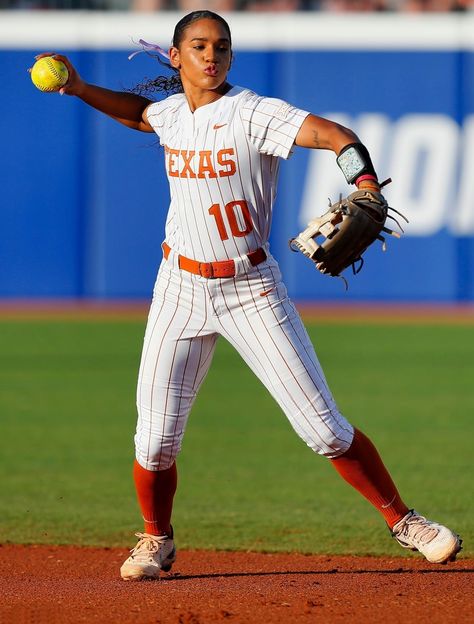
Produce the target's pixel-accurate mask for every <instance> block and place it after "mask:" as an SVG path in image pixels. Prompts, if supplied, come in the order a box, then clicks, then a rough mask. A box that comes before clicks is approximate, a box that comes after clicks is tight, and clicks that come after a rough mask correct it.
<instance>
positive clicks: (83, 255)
mask: <svg viewBox="0 0 474 624" xmlns="http://www.w3.org/2000/svg"><path fill="white" fill-rule="evenodd" d="M263 5H264V6H263ZM1 6H2V7H4V8H9V9H11V10H4V11H0V72H1V75H2V76H3V84H4V87H5V88H4V90H3V97H2V99H1V101H0V107H1V108H0V112H1V114H0V119H1V122H0V123H1V124H2V133H1V136H2V141H3V149H2V151H1V156H0V159H1V169H0V170H1V171H2V185H1V188H2V194H1V197H2V201H1V206H0V232H1V234H0V298H3V299H9V298H38V297H46V298H47V297H52V298H79V299H81V298H87V299H116V298H143V297H149V295H150V293H151V290H152V287H153V281H154V276H155V273H156V269H157V266H158V264H159V262H160V259H161V248H160V244H161V242H162V240H163V225H164V218H165V214H166V209H167V204H168V190H167V183H166V178H165V175H164V167H163V153H162V150H161V148H160V147H159V145H158V143H157V141H156V138H153V136H152V135H147V134H141V133H134V132H132V131H130V130H128V129H126V128H124V127H122V126H120V125H119V124H117V123H115V122H113V121H112V120H110V119H108V118H106V117H105V116H103V115H101V114H99V113H96V112H95V111H92V110H90V109H88V108H87V107H86V106H85V105H84V104H83V103H82V102H80V101H77V100H75V99H73V98H68V97H60V96H58V95H57V94H43V93H40V92H39V91H37V90H36V89H35V88H34V87H33V85H32V84H31V82H30V79H29V76H28V74H27V68H28V67H30V66H31V65H32V64H33V62H34V55H35V54H36V53H38V52H39V51H44V50H47V51H50V50H54V51H61V52H65V53H67V54H68V55H69V56H70V58H71V60H72V61H73V62H74V63H75V64H76V66H77V68H78V69H79V71H80V72H81V74H82V75H83V76H84V77H85V78H86V79H87V80H89V81H90V82H96V83H99V84H101V85H103V86H106V87H109V88H112V89H127V88H132V87H133V86H135V85H136V84H137V83H139V82H141V81H142V80H143V79H144V77H152V76H155V75H157V74H158V73H163V72H164V71H165V70H163V68H162V67H161V66H160V65H158V64H157V62H156V60H155V59H153V58H150V57H149V56H147V55H145V54H143V55H139V56H138V57H136V58H135V59H133V60H132V61H129V60H128V58H127V57H128V54H129V53H130V52H131V51H134V50H136V49H138V48H137V46H136V44H135V43H134V42H136V41H138V39H139V38H144V39H145V40H148V41H154V42H157V43H160V44H161V45H163V46H165V47H166V46H167V45H169V42H170V39H171V35H172V31H173V27H174V24H175V23H176V21H177V20H178V19H179V17H181V15H182V12H175V11H173V10H164V9H168V8H170V9H178V10H179V11H187V10H188V8H189V10H192V9H193V8H195V7H194V6H189V7H187V6H185V3H183V4H180V5H179V6H178V5H173V6H171V5H170V6H169V7H168V6H161V5H160V4H159V2H156V4H155V5H153V6H151V5H147V6H145V5H143V4H142V5H141V6H139V5H138V4H137V5H133V6H132V5H129V4H126V3H125V2H124V3H123V4H122V5H121V4H119V3H116V2H112V1H110V2H108V1H107V2H106V1H104V2H103V3H98V4H96V3H95V2H94V1H93V0H90V3H89V2H87V1H86V2H85V4H83V3H82V0H81V3H79V4H77V3H74V4H72V3H71V4H67V2H64V3H59V4H54V5H53V4H52V3H50V2H40V1H38V2H36V1H35V0H20V1H16V2H8V3H6V2H5V0H4V1H3V3H2V5H1ZM262 6H263V8H265V7H267V8H268V6H270V5H268V4H264V3H263V4H262V3H260V5H258V3H254V4H253V5H251V4H250V3H246V4H245V5H244V4H242V5H238V6H237V5H233V6H231V5H230V4H229V5H228V8H231V9H233V10H236V9H246V10H245V11H244V10H242V11H236V12H233V13H229V14H228V15H227V18H228V21H229V22H230V25H231V28H232V30H233V37H234V48H235V62H234V65H233V68H232V71H231V82H232V83H234V84H240V85H243V86H248V87H250V88H252V89H254V90H256V91H257V92H259V93H262V94H265V95H271V96H276V97H281V98H283V99H286V100H288V101H290V102H291V103H293V104H295V105H297V106H299V107H301V108H304V109H306V110H310V111H312V112H314V113H316V114H320V115H323V116H328V117H330V118H332V119H335V120H337V121H341V122H342V123H343V124H344V125H347V126H349V127H351V128H353V129H354V130H355V131H356V132H357V133H358V134H359V136H360V137H361V139H362V140H363V141H364V142H365V143H366V144H367V145H368V147H369V149H370V150H371V153H372V155H373V160H374V162H375V164H376V169H377V170H378V173H379V176H380V178H381V179H383V178H386V177H389V176H390V177H392V178H393V183H392V184H391V185H390V186H389V187H387V189H386V196H387V198H388V200H389V202H390V203H391V205H393V206H394V207H396V208H397V209H398V210H401V211H402V212H404V213H405V214H406V216H407V217H408V218H409V219H410V224H409V226H407V228H406V234H405V236H404V237H403V238H402V240H400V241H395V240H391V239H389V240H388V251H387V253H382V251H381V249H380V248H376V249H371V250H369V252H368V254H367V261H366V266H365V267H364V270H363V271H362V272H361V273H360V274H359V275H358V276H357V277H354V278H351V277H350V276H349V278H350V279H349V281H350V289H349V291H348V292H347V293H346V292H345V291H344V287H343V285H342V282H341V281H340V280H337V279H329V278H325V277H323V276H319V275H318V274H316V272H315V271H314V269H313V268H312V266H311V265H310V263H309V262H307V261H305V260H304V259H303V258H302V257H301V256H300V255H297V254H291V252H290V251H289V250H288V247H287V241H288V239H289V238H290V236H292V235H294V234H296V233H297V232H298V231H300V230H301V229H302V227H303V226H304V225H305V223H306V222H307V220H308V219H309V218H311V217H312V216H314V215H315V213H316V212H322V211H323V209H324V207H325V205H326V204H327V197H331V198H333V199H334V198H337V196H338V194H339V193H340V192H343V193H346V192H347V186H346V185H345V183H344V181H343V179H342V174H341V172H340V171H339V169H338V167H337V166H336V164H335V162H334V155H332V154H330V153H327V152H322V151H309V150H300V149H297V150H295V154H294V156H293V157H292V158H291V159H290V160H289V161H288V163H285V164H284V165H283V166H282V173H281V180H280V192H279V195H278V199H277V205H276V207H275V218H274V227H273V233H272V239H271V244H272V250H273V253H274V255H275V256H276V257H277V258H278V260H279V261H280V263H281V266H282V270H283V273H284V276H285V278H286V282H287V285H288V287H289V291H290V294H291V296H292V297H293V298H295V299H297V300H305V301H313V300H314V301H317V300H339V299H340V300H344V301H389V302H390V301H411V302H445V303H466V302H467V303H471V302H473V300H474V286H473V277H474V238H473V237H474V14H472V13H471V12H470V11H469V4H468V3H460V2H459V1H458V2H456V3H450V4H445V5H443V6H442V7H441V5H436V6H437V10H441V9H440V7H441V8H443V9H444V10H445V11H446V12H445V13H439V12H438V13H432V12H431V9H432V8H434V7H435V5H433V4H432V3H431V4H428V3H425V6H421V4H419V5H418V6H415V3H414V2H413V3H412V6H411V8H410V6H409V4H408V2H407V3H402V2H401V1H400V2H396V3H391V4H388V3H386V4H383V5H382V3H378V4H377V5H375V4H373V3H370V2H367V3H364V2H362V1H361V2H358V3H352V4H351V3H349V4H347V3H345V4H344V3H343V2H332V3H329V2H328V3H323V2H318V3H314V4H313V3H309V4H304V5H303V4H301V5H300V3H296V4H295V6H294V7H293V8H294V9H302V10H295V11H294V12H292V11H291V10H290V9H291V8H292V7H291V5H290V4H285V3H282V4H278V3H272V4H271V8H272V11H273V12H272V13H262V12H260V9H261V8H262ZM347 7H349V8H351V7H352V9H357V10H358V11H359V12H358V13H349V14H348V13H345V12H344V10H345V9H347ZM50 8H87V9H110V10H108V11H105V10H97V11H94V10H87V11H51V10H45V9H50ZM144 8H148V10H149V12H146V11H144V10H142V9H144ZM160 8H161V10H158V9H160ZM210 8H214V9H217V10H222V8H226V7H225V6H224V7H222V6H221V5H219V4H218V3H215V4H213V5H212V6H210ZM13 9H15V10H13ZM112 9H113V10H112ZM279 9H281V11H280V10H279ZM304 9H306V10H304ZM323 9H324V10H323ZM421 9H423V10H426V11H428V10H429V12H423V13H421V12H420V10H421Z"/></svg>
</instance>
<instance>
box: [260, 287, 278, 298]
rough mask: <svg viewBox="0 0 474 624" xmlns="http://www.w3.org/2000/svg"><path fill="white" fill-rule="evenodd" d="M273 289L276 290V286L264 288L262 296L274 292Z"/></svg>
mask: <svg viewBox="0 0 474 624" xmlns="http://www.w3.org/2000/svg"><path fill="white" fill-rule="evenodd" d="M272 290H275V286H273V288H269V289H268V290H264V291H263V292H261V293H260V297H266V296H267V295H269V294H270V293H271V292H272Z"/></svg>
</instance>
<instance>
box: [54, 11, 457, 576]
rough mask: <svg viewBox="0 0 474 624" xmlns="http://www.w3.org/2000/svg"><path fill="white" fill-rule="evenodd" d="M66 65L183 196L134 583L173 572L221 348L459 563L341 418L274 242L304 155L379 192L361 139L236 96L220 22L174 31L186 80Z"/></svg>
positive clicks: (143, 419) (190, 18)
mask: <svg viewBox="0 0 474 624" xmlns="http://www.w3.org/2000/svg"><path fill="white" fill-rule="evenodd" d="M56 58H59V59H60V60H62V61H63V62H65V63H66V64H67V66H68V69H69V76H70V77H69V81H68V83H67V84H66V85H65V87H63V89H62V92H63V93H66V94H69V95H76V96H78V97H80V98H81V99H82V100H83V101H84V102H86V103H87V104H89V105H91V106H93V107H95V108H96V109H98V110H100V111H102V112H104V113H106V114H108V115H109V116H111V117H113V118H114V119H116V120H118V121H119V122H121V123H123V124H125V125H126V126H129V127H131V128H134V129H136V130H140V131H143V132H156V134H157V135H158V136H159V138H160V143H161V145H162V146H163V148H164V158H165V165H166V171H167V175H168V179H169V184H170V190H171V204H170V208H169V213H168V217H167V221H166V236H165V241H164V242H163V245H162V247H163V261H162V263H161V266H160V268H159V272H158V277H157V280H156V284H155V288H154V293H153V301H152V304H151V309H150V313H149V318H148V324H147V328H146V333H145V340H144V345H143V352H142V358H141V364H140V372H139V380H138V389H137V407H138V424H137V429H136V435H135V447H136V460H135V462H134V480H135V485H136V490H137V496H138V501H139V504H140V507H141V510H142V514H143V518H144V532H143V533H137V536H138V538H139V540H138V543H137V545H136V547H135V548H134V549H133V550H132V553H131V556H130V557H129V558H128V559H127V560H126V561H125V563H124V564H123V565H122V568H121V576H122V578H124V579H126V580H140V579H144V578H158V577H159V575H160V571H161V570H163V571H168V570H170V568H171V566H172V564H173V563H174V561H175V558H176V550H175V546H174V539H173V529H172V526H171V513H172V506H173V497H174V494H175V491H176V483H177V469H176V457H177V455H178V453H179V450H180V448H181V442H182V439H183V435H184V431H185V428H186V422H187V419H188V416H189V412H190V410H191V407H192V404H193V402H194V400H195V398H196V395H197V393H198V390H199V387H200V386H201V384H202V382H203V380H204V378H205V376H206V374H207V371H208V370H209V367H210V365H211V361H212V356H213V353H214V348H215V345H216V341H217V338H218V337H219V336H224V337H225V338H226V339H227V340H228V341H229V342H230V343H231V344H232V345H234V347H235V348H236V349H237V350H238V352H239V353H240V354H241V355H242V357H243V358H244V360H245V361H246V362H247V364H248V365H249V366H250V367H251V369H252V370H253V371H254V372H255V374H256V375H257V376H258V377H259V378H260V380H261V381H262V382H263V384H265V386H266V387H267V388H268V390H269V392H270V393H271V394H272V395H273V397H274V398H275V399H276V400H277V401H278V403H279V405H280V406H281V408H282V410H283V411H284V413H285V414H286V416H287V417H288V419H289V421H290V422H291V424H292V426H293V428H294V429H295V431H296V433H297V434H298V435H299V436H300V437H301V438H302V439H303V440H304V441H305V442H306V444H307V445H308V446H310V447H311V448H312V449H313V450H314V451H315V452H316V453H318V454H320V455H324V456H325V457H327V458H329V460H330V461H331V462H332V463H333V465H334V467H335V468H336V470H337V471H338V472H339V473H340V475H341V476H342V477H343V478H344V479H345V480H346V481H347V482H348V483H350V484H351V485H352V486H353V487H354V488H356V489H357V490H358V491H359V492H360V493H361V494H362V495H363V496H364V497H365V498H367V500H368V501H369V502H370V503H372V505H374V507H375V508H376V509H377V510H378V511H379V512H380V513H381V514H382V516H383V518H384V519H385V521H386V523H387V524H388V526H389V528H390V529H391V531H392V535H393V536H394V537H395V538H396V539H397V541H398V542H399V543H400V544H401V545H402V546H404V547H406V548H411V549H414V550H419V551H420V552H421V553H423V555H424V556H425V557H426V558H427V559H428V560H429V561H432V562H438V563H444V562H446V561H448V560H454V559H455V557H456V553H457V552H458V551H459V550H460V547H461V540H460V539H459V536H457V535H456V534H455V533H453V532H452V531H450V530H449V529H448V528H446V527H443V526H442V525H440V524H437V523H434V522H431V521H429V520H427V519H426V518H424V517H423V516H421V515H419V514H418V513H417V512H415V511H414V510H410V509H409V508H408V507H407V505H406V504H405V503H404V502H403V501H402V499H401V498H400V495H399V493H398V491H397V489H396V487H395V485H394V483H393V481H392V479H391V477H390V475H389V473H388V472H387V469H386V468H385V466H384V464H383V463H382V460H381V459H380V456H379V455H378V453H377V450H376V449H375V447H374V446H373V444H372V443H371V442H370V440H369V439H368V438H367V437H366V436H365V435H364V434H363V433H362V432H360V431H358V430H355V429H354V428H353V427H352V425H351V424H350V423H349V422H348V421H347V420H346V418H345V417H344V416H343V415H342V414H341V413H340V412H339V410H338V408H337V406H336V403H335V401H334V399H333V397H332V395H331V392H330V390H329V388H328V385H327V383H326V380H325V377H324V374H323V371H322V370H321V367H320V365H319V362H318V360H317V357H316V355H315V352H314V348H313V346H312V344H311V342H310V340H309V338H308V335H307V333H306V330H305V328H304V326H303V324H302V321H301V319H300V317H299V315H298V313H297V311H296V309H295V307H294V306H293V304H292V303H291V301H290V300H289V299H288V296H287V291H286V288H285V286H284V284H283V282H282V279H281V274H280V271H279V268H278V265H277V263H276V261H275V260H274V258H273V257H272V255H271V253H270V250H269V246H268V238H269V233H270V227H271V221H272V206H273V202H274V199H275V194H276V187H277V179H278V170H279V163H280V159H281V158H284V159H287V158H289V157H290V155H291V153H292V151H293V149H294V146H295V145H296V146H301V147H306V148H319V149H329V150H332V151H333V152H334V153H335V154H336V155H341V154H342V153H344V154H345V155H346V158H345V160H346V161H347V157H348V155H349V156H350V157H351V158H350V166H351V167H352V172H353V170H354V167H355V168H356V170H357V171H358V177H357V179H356V181H355V183H356V184H357V186H358V187H359V188H366V187H370V188H372V189H374V188H375V189H376V190H379V185H378V181H377V177H376V175H375V171H374V169H373V166H372V163H371V162H370V156H369V154H368V152H367V150H366V149H365V147H364V146H363V145H362V144H361V142H360V140H359V139H358V137H357V136H356V135H355V134H354V133H353V132H352V131H351V130H349V129H347V128H344V127H342V126H340V125H338V124H336V123H333V122H331V121H328V120H326V119H322V118H320V117H316V116H315V115H312V114H310V113H308V112H306V111H303V110H300V109H297V108H295V107H294V106H291V105H290V104H288V103H286V102H284V101H282V100H278V99H274V98H267V97H261V96H259V95H257V94H255V93H253V92H252V91H249V90H248V89H245V88H241V87H237V86H231V85H230V84H229V83H228V82H227V74H228V71H229V68H230V65H231V61H232V44H231V33H230V29H229V26H228V24H227V22H226V21H225V20H224V19H223V18H222V17H220V16H219V15H217V14H215V13H212V12H210V11H195V12H193V13H190V14H189V15H187V16H186V17H184V18H183V19H182V20H181V21H180V22H179V23H178V24H177V26H176V29H175V33H174V37H173V42H172V46H171V48H170V51H169V62H170V65H171V67H172V68H173V69H174V76H173V77H172V78H171V79H166V78H163V77H159V78H158V79H156V80H154V81H151V82H150V83H148V84H145V85H144V87H143V88H144V90H143V89H142V90H141V91H139V92H137V93H136V94H134V93H118V92H114V91H109V90H107V89H103V88H101V87H98V86H94V85H90V84H87V83H85V82H84V81H83V80H82V79H81V78H80V77H79V75H78V74H77V72H76V71H75V70H74V68H73V67H72V66H71V64H70V62H69V61H68V59H67V58H65V57H63V56H60V55H56ZM160 88H164V89H165V90H167V91H168V92H169V91H170V90H171V91H174V92H175V93H174V95H171V96H169V97H167V98H165V99H163V100H161V101H159V102H152V101H151V100H150V99H148V98H146V97H143V96H142V95H140V93H142V92H148V91H150V90H153V89H155V90H157V89H160ZM147 90H148V91H147ZM351 154H352V155H351ZM339 164H340V163H339ZM341 168H342V166H341Z"/></svg>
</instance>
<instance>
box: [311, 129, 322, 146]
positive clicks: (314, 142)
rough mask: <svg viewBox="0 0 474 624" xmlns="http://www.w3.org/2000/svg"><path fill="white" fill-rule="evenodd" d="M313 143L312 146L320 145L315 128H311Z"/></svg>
mask: <svg viewBox="0 0 474 624" xmlns="http://www.w3.org/2000/svg"><path fill="white" fill-rule="evenodd" d="M313 144H314V147H320V145H321V144H320V142H319V132H318V131H317V130H313Z"/></svg>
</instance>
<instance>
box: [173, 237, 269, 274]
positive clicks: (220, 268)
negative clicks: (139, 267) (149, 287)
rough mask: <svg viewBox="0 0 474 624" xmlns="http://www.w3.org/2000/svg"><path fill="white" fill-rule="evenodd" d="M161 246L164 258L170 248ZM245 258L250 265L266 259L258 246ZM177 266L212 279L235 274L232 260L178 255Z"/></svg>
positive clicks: (255, 264) (265, 255)
mask: <svg viewBox="0 0 474 624" xmlns="http://www.w3.org/2000/svg"><path fill="white" fill-rule="evenodd" d="M161 247H162V248H163V255H164V257H165V260H167V259H168V256H169V255H170V251H171V248H170V246H169V245H167V244H166V243H163V244H162V245H161ZM247 258H248V259H249V260H250V264H251V265H252V266H257V264H260V263H261V262H263V261H264V260H266V259H267V254H266V253H265V251H264V250H263V249H262V248H261V247H259V248H258V249H256V250H255V251H252V252H251V253H249V254H247ZM178 266H179V268H180V269H183V271H188V272H189V273H194V275H201V276H202V277H207V278H209V279H213V278H216V277H234V275H235V262H234V261H233V260H220V261H218V262H198V261H197V260H191V258H186V257H185V256H181V255H180V256H178Z"/></svg>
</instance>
